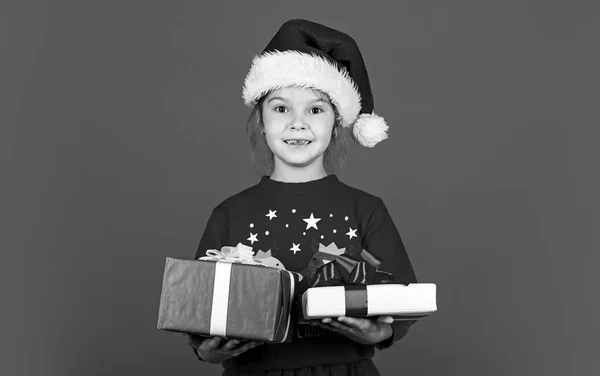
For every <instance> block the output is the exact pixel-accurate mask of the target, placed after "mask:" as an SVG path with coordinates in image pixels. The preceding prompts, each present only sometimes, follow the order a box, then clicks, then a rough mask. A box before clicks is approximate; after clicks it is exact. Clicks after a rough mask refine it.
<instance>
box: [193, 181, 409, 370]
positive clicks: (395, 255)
mask: <svg viewBox="0 0 600 376" xmlns="http://www.w3.org/2000/svg"><path fill="white" fill-rule="evenodd" d="M238 243H242V244H245V245H247V246H250V247H252V249H253V251H254V252H255V253H254V255H255V257H260V258H262V260H263V262H265V263H266V264H267V265H271V266H275V267H279V268H283V269H286V270H290V271H293V272H298V273H300V274H301V275H302V277H301V278H302V280H301V281H300V283H299V286H298V287H297V292H298V293H301V292H302V291H303V290H304V289H306V288H307V287H308V282H309V281H310V279H311V278H312V277H313V275H314V273H315V270H316V269H317V268H318V267H319V266H321V265H324V263H326V262H328V261H331V260H332V259H334V258H335V256H336V255H340V254H344V255H348V256H351V257H354V258H357V259H362V260H366V261H368V262H369V263H370V264H372V265H374V266H376V267H377V269H378V270H380V271H384V272H388V273H391V274H393V276H394V282H396V283H402V284H408V283H415V282H417V279H416V276H415V273H414V271H413V268H412V265H411V262H410V260H409V258H408V255H407V252H406V250H405V248H404V245H403V242H402V240H401V238H400V235H399V233H398V231H397V229H396V227H395V225H394V223H393V221H392V218H391V216H390V214H389V212H388V210H387V208H386V206H385V204H384V203H383V201H382V200H381V199H380V198H379V197H376V196H374V195H371V194H369V193H366V192H364V191H361V190H359V189H356V188H352V187H350V186H348V185H346V184H344V183H343V182H341V181H340V180H339V179H338V178H337V176H336V175H328V176H326V177H324V178H321V179H318V180H313V181H309V182H305V183H285V182H279V181H275V180H271V179H269V177H266V176H263V177H262V178H261V179H260V182H258V183H257V184H256V185H254V186H252V187H250V188H248V189H245V190H243V191H242V192H239V193H237V194H235V195H234V196H232V197H230V198H228V199H226V200H225V201H223V202H222V203H220V204H219V205H217V206H216V207H215V208H214V210H213V212H212V214H211V216H210V218H209V219H208V222H207V225H206V229H205V231H204V234H203V236H202V238H201V240H200V244H199V246H198V250H197V252H196V255H195V258H196V259H197V258H199V257H202V256H204V255H205V252H206V250H208V249H220V248H221V247H222V246H225V245H228V246H235V245H236V244H238ZM412 324H414V321H396V322H394V323H393V324H392V327H393V335H392V337H390V338H389V339H388V340H386V341H384V342H383V343H380V344H377V345H375V346H373V345H362V344H359V343H357V342H354V341H352V340H350V339H348V338H347V337H344V336H341V335H339V334H337V333H334V332H331V331H327V330H325V329H322V328H319V327H314V326H309V325H297V326H296V329H295V331H294V335H293V339H292V343H285V344H264V345H260V346H258V347H255V348H253V349H251V350H249V351H247V352H245V353H243V354H241V355H239V356H237V357H235V358H232V359H230V360H228V361H226V362H224V363H223V366H224V367H225V368H232V369H235V370H237V371H243V370H263V369H265V370H266V369H286V368H300V367H309V366H315V365H322V364H335V363H345V362H352V361H356V360H359V359H364V358H370V357H372V356H373V354H374V349H375V347H377V348H379V349H383V348H387V347H389V346H391V345H392V344H393V343H394V342H395V341H397V340H398V339H400V338H402V337H403V336H404V335H405V334H406V333H407V331H408V328H409V327H410V326H411V325H412Z"/></svg>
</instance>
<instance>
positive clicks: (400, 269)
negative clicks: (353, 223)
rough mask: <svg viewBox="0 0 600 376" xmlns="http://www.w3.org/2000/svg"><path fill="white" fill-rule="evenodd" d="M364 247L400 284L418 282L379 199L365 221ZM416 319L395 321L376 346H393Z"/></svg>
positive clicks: (396, 231) (386, 211) (399, 239)
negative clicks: (385, 337) (389, 331)
mask: <svg viewBox="0 0 600 376" xmlns="http://www.w3.org/2000/svg"><path fill="white" fill-rule="evenodd" d="M363 248H364V249H365V250H367V251H368V252H369V253H370V254H371V255H372V256H374V258H375V261H374V262H376V263H379V265H378V268H379V270H382V271H385V272H388V273H392V274H393V275H394V282H396V283H401V284H409V283H416V282H417V278H416V275H415V272H414V270H413V267H412V264H411V262H410V259H409V257H408V254H407V252H406V249H405V248H404V243H403V242H402V239H401V237H400V234H399V233H398V230H397V229H396V226H395V225H394V221H393V220H392V217H391V216H390V213H389V212H388V210H387V208H386V206H385V204H384V202H383V200H381V199H380V198H378V200H377V204H376V206H375V209H374V210H373V212H372V213H371V216H370V218H369V220H368V224H367V228H366V230H365V234H364V238H363ZM415 322H416V320H408V321H394V323H393V324H392V329H393V334H392V336H391V337H390V338H388V339H387V340H385V341H383V342H381V343H378V344H377V345H376V347H377V348H378V349H380V350H382V349H385V348H388V347H390V346H392V344H393V343H394V342H396V341H398V340H399V339H401V338H402V337H404V336H405V335H406V334H407V333H408V329H409V328H410V326H412V325H413V324H414V323H415Z"/></svg>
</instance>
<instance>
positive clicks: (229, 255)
mask: <svg viewBox="0 0 600 376" xmlns="http://www.w3.org/2000/svg"><path fill="white" fill-rule="evenodd" d="M253 256H254V252H252V247H248V246H247V245H244V244H242V243H238V245H236V246H235V247H230V246H224V247H221V250H220V251H218V250H216V249H209V250H207V251H206V256H203V257H200V258H199V259H198V260H210V261H225V262H238V263H242V264H252V265H264V264H263V263H262V261H261V260H257V259H255V258H253Z"/></svg>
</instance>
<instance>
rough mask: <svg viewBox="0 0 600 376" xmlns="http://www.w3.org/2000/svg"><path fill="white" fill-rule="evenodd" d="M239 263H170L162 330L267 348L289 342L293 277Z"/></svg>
mask: <svg viewBox="0 0 600 376" xmlns="http://www.w3.org/2000/svg"><path fill="white" fill-rule="evenodd" d="M238 261H239V260H231V259H222V260H214V259H209V260H202V259H200V260H185V259H177V258H170V257H169V258H167V259H166V265H165V270H164V276H163V286H162V292H161V298H160V307H159V316H158V324H157V327H158V329H161V330H166V331H173V332H182V333H190V334H195V335H200V336H220V337H223V338H235V339H241V340H256V341H264V342H285V341H286V340H287V339H288V338H290V337H291V334H290V333H291V332H292V328H291V325H292V322H291V321H292V320H291V319H290V317H291V316H290V313H291V307H292V303H293V297H294V283H295V281H294V277H293V275H292V274H291V273H290V272H287V271H285V270H281V269H277V268H274V267H268V266H264V265H260V264H255V263H250V264H248V263H244V262H238Z"/></svg>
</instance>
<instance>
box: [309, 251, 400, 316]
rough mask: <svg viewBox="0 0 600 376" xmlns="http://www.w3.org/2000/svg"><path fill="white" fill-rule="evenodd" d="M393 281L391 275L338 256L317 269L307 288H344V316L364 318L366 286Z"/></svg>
mask: <svg viewBox="0 0 600 376" xmlns="http://www.w3.org/2000/svg"><path fill="white" fill-rule="evenodd" d="M393 279H394V277H393V275H392V274H391V273H387V272H382V271H379V270H377V269H376V268H375V267H373V266H371V265H370V264H368V263H367V262H365V261H359V260H356V259H354V258H352V257H350V256H347V255H340V256H336V258H335V259H334V260H333V261H331V262H328V263H327V264H325V265H323V266H321V267H319V268H318V269H317V271H316V273H315V275H314V277H313V279H312V281H311V283H310V284H309V288H312V287H326V286H344V290H345V301H346V315H347V316H354V317H364V316H366V315H367V312H368V301H367V285H375V284H383V283H391V282H393Z"/></svg>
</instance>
